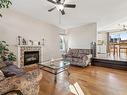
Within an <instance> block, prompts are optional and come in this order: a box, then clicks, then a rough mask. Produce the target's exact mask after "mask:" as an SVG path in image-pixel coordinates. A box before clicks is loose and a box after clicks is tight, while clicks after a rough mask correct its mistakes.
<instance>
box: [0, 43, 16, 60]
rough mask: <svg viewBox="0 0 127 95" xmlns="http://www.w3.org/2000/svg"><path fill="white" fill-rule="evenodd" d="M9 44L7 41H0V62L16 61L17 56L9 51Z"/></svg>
mask: <svg viewBox="0 0 127 95" xmlns="http://www.w3.org/2000/svg"><path fill="white" fill-rule="evenodd" d="M8 46H9V45H8V44H7V43H6V42H5V41H0V62H2V61H15V60H16V56H15V55H14V54H13V53H12V52H10V50H9V49H8Z"/></svg>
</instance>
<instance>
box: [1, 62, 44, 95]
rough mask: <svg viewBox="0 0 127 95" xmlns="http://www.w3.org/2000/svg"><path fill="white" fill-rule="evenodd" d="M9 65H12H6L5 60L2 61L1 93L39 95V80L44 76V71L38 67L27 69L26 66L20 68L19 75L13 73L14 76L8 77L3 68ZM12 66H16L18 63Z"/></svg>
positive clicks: (5, 94) (7, 94)
mask: <svg viewBox="0 0 127 95" xmlns="http://www.w3.org/2000/svg"><path fill="white" fill-rule="evenodd" d="M8 66H10V65H6V64H5V63H4V62H1V63H0V95H38V92H39V81H40V80H41V78H42V73H41V71H40V70H39V69H38V68H36V69H33V70H27V71H25V68H24V69H21V68H19V69H18V70H21V72H20V73H17V75H14V73H13V74H12V73H11V74H12V76H10V77H9V76H8V77H7V76H5V74H4V73H3V71H4V69H3V68H7V67H8ZM12 67H16V65H13V66H12ZM16 68H18V67H16ZM27 68H28V67H27ZM30 68H31V67H30ZM2 70H3V71H2ZM17 91H18V92H17Z"/></svg>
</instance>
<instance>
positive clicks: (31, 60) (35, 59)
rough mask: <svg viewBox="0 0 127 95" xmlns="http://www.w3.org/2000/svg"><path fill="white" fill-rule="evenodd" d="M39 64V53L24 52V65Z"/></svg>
mask: <svg viewBox="0 0 127 95" xmlns="http://www.w3.org/2000/svg"><path fill="white" fill-rule="evenodd" d="M35 63H39V51H25V52H24V65H30V64H35Z"/></svg>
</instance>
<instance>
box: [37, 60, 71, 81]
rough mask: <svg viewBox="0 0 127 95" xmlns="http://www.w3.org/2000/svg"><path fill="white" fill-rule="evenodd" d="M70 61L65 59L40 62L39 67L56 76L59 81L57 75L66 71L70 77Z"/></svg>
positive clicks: (55, 79)
mask: <svg viewBox="0 0 127 95" xmlns="http://www.w3.org/2000/svg"><path fill="white" fill-rule="evenodd" d="M69 67H70V62H69V61H65V60H55V61H46V62H43V63H39V68H40V69H42V70H44V71H46V72H49V73H51V74H53V75H54V76H55V78H54V81H55V83H56V82H57V75H58V74H60V73H62V72H64V71H66V72H67V75H68V77H69V75H70V73H69Z"/></svg>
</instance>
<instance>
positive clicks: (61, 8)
mask: <svg viewBox="0 0 127 95" xmlns="http://www.w3.org/2000/svg"><path fill="white" fill-rule="evenodd" d="M56 8H57V10H58V11H60V10H63V9H64V6H63V5H62V4H59V5H57V6H56Z"/></svg>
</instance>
